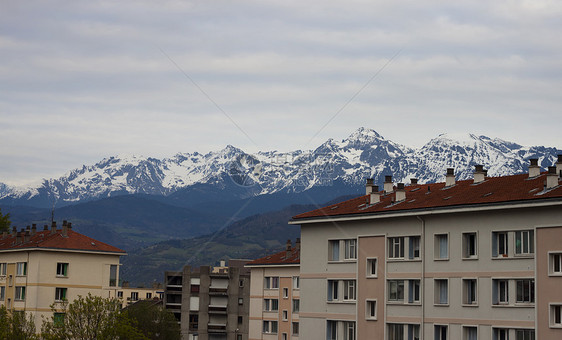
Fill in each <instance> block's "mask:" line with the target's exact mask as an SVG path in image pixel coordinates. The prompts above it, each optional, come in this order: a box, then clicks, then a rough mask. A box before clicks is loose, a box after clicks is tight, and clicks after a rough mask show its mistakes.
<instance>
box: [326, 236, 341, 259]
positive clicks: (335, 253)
mask: <svg viewBox="0 0 562 340" xmlns="http://www.w3.org/2000/svg"><path fill="white" fill-rule="evenodd" d="M328 260H329V261H339V260H340V240H330V241H328Z"/></svg>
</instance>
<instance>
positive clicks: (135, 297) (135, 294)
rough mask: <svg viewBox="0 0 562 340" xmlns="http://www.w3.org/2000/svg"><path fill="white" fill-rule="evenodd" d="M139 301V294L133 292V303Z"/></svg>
mask: <svg viewBox="0 0 562 340" xmlns="http://www.w3.org/2000/svg"><path fill="white" fill-rule="evenodd" d="M138 299H139V292H131V301H137V300H138Z"/></svg>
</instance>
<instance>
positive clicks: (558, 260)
mask: <svg viewBox="0 0 562 340" xmlns="http://www.w3.org/2000/svg"><path fill="white" fill-rule="evenodd" d="M549 260H550V264H549V268H550V273H551V274H554V275H562V253H556V254H550V255H549Z"/></svg>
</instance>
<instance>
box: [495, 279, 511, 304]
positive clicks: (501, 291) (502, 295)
mask: <svg viewBox="0 0 562 340" xmlns="http://www.w3.org/2000/svg"><path fill="white" fill-rule="evenodd" d="M508 287H509V280H492V300H493V301H492V303H493V304H494V305H506V304H508V303H509V288H508Z"/></svg>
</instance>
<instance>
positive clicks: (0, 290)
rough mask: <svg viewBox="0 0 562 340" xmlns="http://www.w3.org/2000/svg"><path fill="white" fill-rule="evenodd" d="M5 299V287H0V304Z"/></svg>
mask: <svg viewBox="0 0 562 340" xmlns="http://www.w3.org/2000/svg"><path fill="white" fill-rule="evenodd" d="M5 297H6V287H5V286H0V302H3V301H4V298H5Z"/></svg>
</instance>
